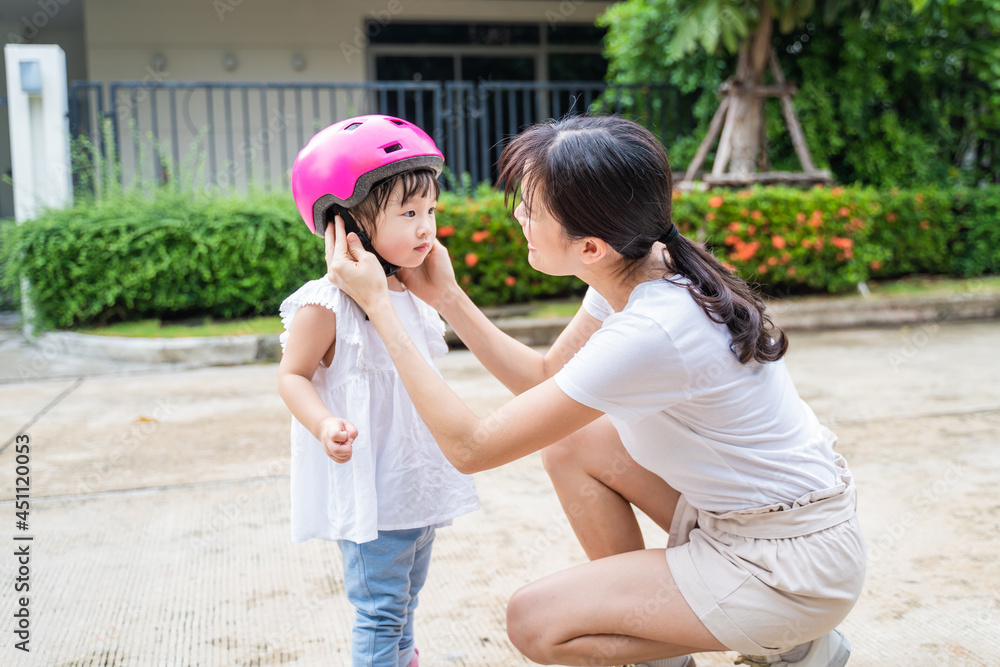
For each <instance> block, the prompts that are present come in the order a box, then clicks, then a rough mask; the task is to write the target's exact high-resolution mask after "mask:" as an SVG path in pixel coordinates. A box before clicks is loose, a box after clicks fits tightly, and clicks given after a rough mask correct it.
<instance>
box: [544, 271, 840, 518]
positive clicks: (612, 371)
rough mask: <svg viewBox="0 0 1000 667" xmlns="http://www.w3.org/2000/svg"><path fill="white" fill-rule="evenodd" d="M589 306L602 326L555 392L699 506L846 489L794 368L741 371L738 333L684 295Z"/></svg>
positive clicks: (657, 286) (721, 508) (589, 299)
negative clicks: (593, 416)
mask: <svg viewBox="0 0 1000 667" xmlns="http://www.w3.org/2000/svg"><path fill="white" fill-rule="evenodd" d="M583 305H584V308H585V309H586V310H587V312H589V313H590V314H592V315H593V316H594V317H596V318H597V319H600V320H602V321H603V324H602V326H601V328H600V329H599V330H598V331H597V332H595V333H594V335H593V336H592V337H591V338H590V340H589V341H588V342H587V344H586V345H584V347H583V348H582V349H580V351H579V352H577V354H576V355H575V356H574V357H573V358H572V359H571V360H570V361H569V363H567V364H566V366H565V367H563V368H562V369H561V370H560V371H559V372H558V373H557V374H556V376H555V380H556V384H557V385H558V386H559V387H560V388H561V389H562V390H563V391H564V392H565V393H566V395H568V396H569V397H570V398H572V399H574V400H575V401H578V402H580V403H582V404H584V405H587V406H589V407H592V408H594V409H597V410H600V411H602V412H605V413H607V414H608V415H609V416H610V417H611V421H612V423H613V424H614V426H615V428H616V429H617V430H618V433H619V435H620V436H621V438H622V442H623V443H624V445H625V448H626V449H627V450H628V452H629V454H630V455H631V456H632V457H633V458H634V459H635V460H636V461H637V462H638V463H639V464H640V465H641V466H643V467H644V468H647V469H649V470H651V471H652V472H654V473H656V474H657V475H659V476H660V477H662V478H663V479H664V480H665V481H666V482H667V483H669V484H670V485H671V486H672V487H673V488H675V489H677V490H678V491H679V492H680V493H682V494H683V495H684V496H685V497H686V498H687V501H688V502H689V503H691V505H693V506H694V507H697V508H700V509H703V510H707V511H711V512H727V511H730V510H737V509H748V508H751V507H761V506H765V505H770V504H773V503H778V502H783V503H789V504H790V503H792V502H794V501H795V500H796V499H798V498H800V497H801V496H803V495H805V494H807V493H810V492H812V491H817V490H821V489H826V488H829V487H831V486H835V485H836V484H837V473H836V469H835V467H834V463H833V461H834V453H833V443H834V441H835V440H836V438H835V437H834V436H833V434H832V433H830V431H829V430H828V429H826V427H824V426H822V425H821V424H820V423H819V421H818V420H817V419H816V416H815V415H814V414H813V412H812V410H811V409H810V408H809V406H808V405H806V404H805V403H804V402H803V401H802V399H801V398H799V395H798V393H797V392H796V390H795V386H794V385H793V383H792V379H791V377H790V376H789V374H788V370H787V368H786V367H785V363H784V361H783V360H781V361H777V362H772V363H767V364H760V363H757V362H755V361H751V362H750V363H748V364H745V365H744V364H741V363H740V362H739V360H738V359H737V358H736V355H735V354H734V353H733V352H732V351H731V350H730V347H729V346H730V344H731V342H732V337H731V335H730V333H729V330H728V329H727V328H726V326H725V325H723V324H719V323H716V322H713V321H712V320H711V319H710V318H709V317H708V316H707V315H706V314H705V311H704V310H702V308H701V306H699V305H698V304H697V303H696V302H695V300H694V299H693V298H692V297H691V294H690V293H689V292H688V290H687V289H686V288H685V287H683V286H681V285H675V284H672V283H670V282H667V281H666V280H654V281H650V282H645V283H642V284H640V285H638V286H637V287H636V288H635V289H634V290H633V291H632V294H631V295H630V297H629V300H628V303H627V304H626V305H625V307H624V309H623V310H622V311H621V312H620V313H615V312H614V311H613V310H612V309H611V307H610V305H609V304H608V302H607V301H606V300H605V299H604V298H603V297H601V296H600V295H599V294H598V293H597V292H596V291H595V290H593V289H590V290H589V291H588V292H587V296H586V297H585V298H584V304H583Z"/></svg>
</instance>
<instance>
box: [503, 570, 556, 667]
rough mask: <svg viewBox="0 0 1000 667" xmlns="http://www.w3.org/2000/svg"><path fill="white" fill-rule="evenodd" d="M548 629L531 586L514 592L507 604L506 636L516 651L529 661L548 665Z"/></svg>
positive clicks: (539, 601)
mask: <svg viewBox="0 0 1000 667" xmlns="http://www.w3.org/2000/svg"><path fill="white" fill-rule="evenodd" d="M550 621H551V619H550ZM549 627H551V623H547V622H545V618H544V612H543V611H542V605H541V600H540V599H539V598H538V596H536V595H535V594H534V593H533V586H532V585H531V584H528V585H527V586H524V587H522V588H520V589H518V590H517V591H515V592H514V594H513V595H512V596H511V598H510V600H509V601H508V602H507V636H508V637H509V638H510V641H511V643H512V644H513V645H514V646H515V647H516V648H517V650H518V651H520V652H521V653H522V654H523V655H524V656H525V657H526V658H528V659H529V660H533V661H535V662H538V663H542V664H548V663H549V662H550V661H549V659H548V657H549V655H550V649H551V639H550V638H547V637H546V634H547V633H546V630H547V629H548V628H549Z"/></svg>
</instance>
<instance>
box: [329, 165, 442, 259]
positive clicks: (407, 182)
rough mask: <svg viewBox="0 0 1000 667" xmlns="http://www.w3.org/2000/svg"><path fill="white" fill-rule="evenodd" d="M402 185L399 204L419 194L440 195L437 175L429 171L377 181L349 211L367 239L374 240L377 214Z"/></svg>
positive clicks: (330, 213) (424, 195) (406, 172)
mask: <svg viewBox="0 0 1000 667" xmlns="http://www.w3.org/2000/svg"><path fill="white" fill-rule="evenodd" d="M400 182H401V183H402V184H403V192H402V199H400V200H399V201H400V203H403V202H406V200H407V199H409V198H410V197H412V196H414V195H416V194H419V195H420V196H421V197H426V196H427V193H428V192H433V193H434V198H435V199H437V197H438V195H440V194H441V186H440V185H439V184H438V180H437V175H436V174H435V173H434V172H433V171H432V170H430V169H414V170H413V171H404V172H403V173H401V174H396V175H395V176H390V177H389V178H387V179H385V180H384V181H379V182H378V183H376V184H375V185H374V186H372V189H371V191H370V192H369V193H368V196H367V197H365V198H364V199H362V200H361V201H360V202H358V204H357V205H356V206H355V207H354V208H352V209H351V215H353V216H354V219H355V220H356V221H357V223H358V224H359V225H360V226H361V228H362V229H363V230H364V231H365V233H366V234H367V235H368V238H370V239H372V240H373V241H374V240H375V233H376V231H377V230H376V224H375V223H376V222H377V221H378V216H379V213H381V212H382V211H384V210H385V207H386V206H388V205H389V197H390V196H391V195H392V191H393V189H394V188H395V187H396V184H397V183H400ZM333 215H334V213H333V210H332V209H328V210H327V217H328V222H329V221H330V220H333Z"/></svg>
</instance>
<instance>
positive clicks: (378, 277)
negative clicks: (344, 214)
mask: <svg viewBox="0 0 1000 667" xmlns="http://www.w3.org/2000/svg"><path fill="white" fill-rule="evenodd" d="M325 239H326V268H327V274H326V277H327V279H328V280H329V281H330V282H332V283H333V284H334V285H336V286H337V287H339V288H340V289H342V290H344V292H346V293H347V296H349V297H351V298H352V299H354V301H355V302H356V303H357V304H358V305H359V306H361V309H362V310H364V311H365V312H368V310H369V306H371V305H372V304H374V303H375V302H377V301H378V300H379V299H380V298H386V299H388V298H389V287H388V283H387V282H386V280H385V271H384V270H383V269H382V265H381V264H379V261H378V259H377V258H376V257H375V255H373V254H372V253H370V252H368V251H367V250H365V249H364V247H363V246H362V245H361V239H359V238H358V235H357V234H355V233H354V232H351V233H350V234H349V235H348V234H344V220H343V219H342V218H341V217H340V216H339V215H338V216H336V217H335V218H334V224H332V225H327V226H326V236H325Z"/></svg>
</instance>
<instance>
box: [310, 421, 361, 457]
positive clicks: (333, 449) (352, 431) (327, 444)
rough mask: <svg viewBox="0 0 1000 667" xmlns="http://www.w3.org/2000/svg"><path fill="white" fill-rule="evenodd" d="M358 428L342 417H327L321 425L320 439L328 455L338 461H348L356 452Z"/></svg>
mask: <svg viewBox="0 0 1000 667" xmlns="http://www.w3.org/2000/svg"><path fill="white" fill-rule="evenodd" d="M356 437H358V429H356V428H355V427H354V424H352V423H351V422H349V421H347V420H346V419H341V418H340V417H327V418H326V419H324V420H323V421H322V422H320V425H319V441H320V444H322V445H323V451H325V452H326V455H327V456H329V457H330V458H331V459H333V460H334V461H336V462H337V463H347V462H348V461H350V460H351V455H352V454H353V453H354V448H353V447H352V445H353V443H354V439H355V438H356Z"/></svg>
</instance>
